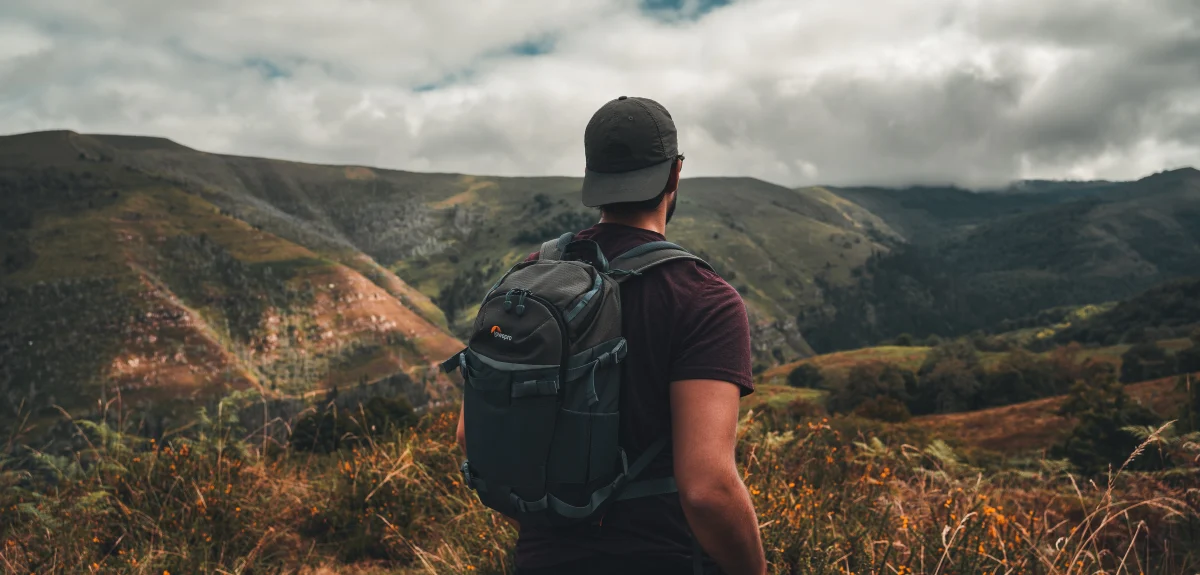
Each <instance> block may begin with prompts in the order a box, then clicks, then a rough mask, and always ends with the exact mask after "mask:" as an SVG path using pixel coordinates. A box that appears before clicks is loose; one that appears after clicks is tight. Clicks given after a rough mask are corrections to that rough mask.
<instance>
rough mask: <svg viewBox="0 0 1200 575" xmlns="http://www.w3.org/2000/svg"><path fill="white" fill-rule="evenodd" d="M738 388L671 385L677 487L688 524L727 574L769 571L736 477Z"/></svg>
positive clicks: (701, 382)
mask: <svg viewBox="0 0 1200 575" xmlns="http://www.w3.org/2000/svg"><path fill="white" fill-rule="evenodd" d="M740 396H741V394H740V392H739V390H738V387H737V386H735V385H733V384H731V383H727V382H724V381H715V380H701V379H697V380H686V381H676V382H673V383H672V384H671V421H672V423H671V434H672V447H673V449H674V451H675V482H676V483H677V484H678V485H679V499H680V501H681V502H682V504H683V512H684V515H685V516H687V521H688V525H689V526H691V528H692V532H693V533H695V534H696V538H697V539H698V540H699V542H700V545H701V547H703V548H704V550H705V551H706V552H707V553H708V554H709V555H711V556H712V558H713V559H715V560H716V561H717V564H718V565H720V566H721V569H723V570H724V571H725V573H728V574H729V575H762V574H764V573H766V572H767V561H766V557H764V555H763V548H762V539H761V538H760V537H759V532H758V518H757V517H756V516H755V514H754V505H753V503H751V501H750V493H749V492H748V491H746V486H745V484H743V483H742V479H741V477H740V476H739V475H738V470H737V463H736V462H735V456H734V453H735V448H736V442H737V420H738V399H739V398H740Z"/></svg>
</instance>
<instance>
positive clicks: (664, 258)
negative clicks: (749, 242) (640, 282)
mask: <svg viewBox="0 0 1200 575" xmlns="http://www.w3.org/2000/svg"><path fill="white" fill-rule="evenodd" d="M675 260H692V261H694V262H696V263H698V264H700V265H701V266H703V267H704V268H706V269H708V270H709V271H713V268H712V266H710V265H708V262H706V261H704V260H703V259H701V258H700V257H699V256H697V255H695V254H693V253H691V252H689V251H687V250H685V249H683V248H681V247H679V246H678V245H676V244H673V243H671V242H650V243H646V244H642V245H640V246H637V247H636V248H633V249H631V250H629V251H627V252H625V253H623V254H621V255H620V256H618V257H617V258H616V259H614V260H613V261H612V262H610V263H609V269H610V270H612V271H611V274H612V276H613V278H614V279H616V280H617V282H623V281H625V280H627V279H629V278H631V277H634V276H639V275H642V274H643V273H645V272H646V271H647V270H649V269H650V268H653V267H654V266H657V265H659V264H665V263H667V262H671V261H675Z"/></svg>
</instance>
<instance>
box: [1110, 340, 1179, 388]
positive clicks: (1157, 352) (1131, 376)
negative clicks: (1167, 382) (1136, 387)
mask: <svg viewBox="0 0 1200 575" xmlns="http://www.w3.org/2000/svg"><path fill="white" fill-rule="evenodd" d="M1175 367H1176V366H1175V361H1174V358H1173V357H1171V356H1169V355H1167V352H1166V350H1164V349H1163V348H1161V347H1158V344H1156V343H1154V342H1145V343H1139V344H1136V345H1134V346H1133V347H1131V348H1129V351H1126V352H1125V353H1124V354H1122V355H1121V382H1122V383H1137V382H1139V381H1146V380H1148V379H1158V378H1160V377H1167V376H1168V375H1172V374H1174V373H1175Z"/></svg>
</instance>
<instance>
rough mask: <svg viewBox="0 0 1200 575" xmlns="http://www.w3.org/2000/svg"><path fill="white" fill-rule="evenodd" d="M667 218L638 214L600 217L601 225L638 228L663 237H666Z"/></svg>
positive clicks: (604, 215)
mask: <svg viewBox="0 0 1200 575" xmlns="http://www.w3.org/2000/svg"><path fill="white" fill-rule="evenodd" d="M666 220H667V218H666V217H664V216H663V215H662V214H659V213H653V214H644V215H642V214H639V215H636V216H611V215H608V214H603V215H601V216H600V223H602V224H617V225H621V226H629V227H631V228H640V229H643V230H649V231H652V232H655V233H657V234H659V235H661V236H663V237H666V236H667V221H666Z"/></svg>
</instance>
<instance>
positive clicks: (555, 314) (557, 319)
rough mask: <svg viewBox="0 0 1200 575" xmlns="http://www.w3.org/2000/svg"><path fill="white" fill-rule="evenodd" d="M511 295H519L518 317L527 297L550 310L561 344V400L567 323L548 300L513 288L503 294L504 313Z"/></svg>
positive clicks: (568, 342)
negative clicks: (560, 335)
mask: <svg viewBox="0 0 1200 575" xmlns="http://www.w3.org/2000/svg"><path fill="white" fill-rule="evenodd" d="M513 294H520V295H519V296H518V297H519V300H518V301H520V302H521V303H519V304H518V308H520V309H521V310H522V311H521V312H518V315H520V313H523V311H524V307H525V304H524V301H525V298H526V296H528V297H529V299H530V300H532V301H536V302H538V303H540V304H542V307H545V308H546V309H548V310H550V315H551V316H552V317H553V318H554V321H555V323H557V324H558V332H559V333H561V334H562V342H561V343H560V345H559V347H561V348H562V354H561V357H559V360H558V372H559V373H558V381H559V386H558V390H559V391H558V392H559V398H560V399H561V397H562V392H563V391H562V390H563V388H564V386H566V384H567V359H568V358H569V357H570V351H571V349H570V348H571V334H570V332H569V331H567V322H566V320H564V319H563V316H562V312H560V311H559V309H558V307H557V306H555V305H554V304H552V303H550V300H548V299H546V298H544V297H542V296H539V295H537V294H535V293H533V292H531V291H529V290H527V289H521V288H513V289H510V290H508V291H507V292H505V293H504V309H505V311H508V310H509V309H510V308H511V307H512V299H511V298H512V295H513ZM498 297H500V294H495V295H493V296H491V297H488V298H487V299H485V300H484V303H485V304H486V303H487V302H488V301H491V300H493V299H496V298H498Z"/></svg>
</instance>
